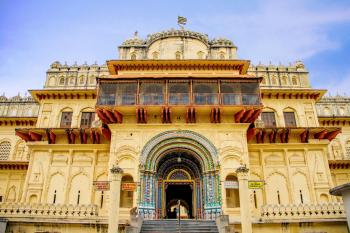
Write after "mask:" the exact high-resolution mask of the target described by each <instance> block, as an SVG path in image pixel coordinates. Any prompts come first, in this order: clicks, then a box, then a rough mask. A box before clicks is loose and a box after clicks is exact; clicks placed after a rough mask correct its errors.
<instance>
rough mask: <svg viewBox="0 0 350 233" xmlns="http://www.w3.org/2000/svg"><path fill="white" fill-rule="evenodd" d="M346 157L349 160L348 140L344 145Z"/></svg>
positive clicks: (349, 147) (349, 143)
mask: <svg viewBox="0 0 350 233" xmlns="http://www.w3.org/2000/svg"><path fill="white" fill-rule="evenodd" d="M345 151H346V156H347V157H348V158H350V140H349V141H347V142H346V143H345Z"/></svg>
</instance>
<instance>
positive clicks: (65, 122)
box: [60, 112, 73, 128]
mask: <svg viewBox="0 0 350 233" xmlns="http://www.w3.org/2000/svg"><path fill="white" fill-rule="evenodd" d="M72 116H73V113H72V112H62V117H61V125H60V127H61V128H69V127H70V126H71V124H72Z"/></svg>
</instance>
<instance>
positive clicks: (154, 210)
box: [138, 131, 221, 219]
mask: <svg viewBox="0 0 350 233" xmlns="http://www.w3.org/2000/svg"><path fill="white" fill-rule="evenodd" d="M220 190H221V189H220V178H219V165H218V162H217V154H216V149H215V147H214V146H213V145H212V144H211V143H210V141H208V140H207V139H206V138H204V137H203V136H201V135H199V134H197V133H194V132H191V131H168V132H165V133H162V134H159V135H157V136H156V137H154V138H153V139H151V140H150V141H149V142H148V143H147V144H146V146H145V147H144V149H143V150H142V154H141V160H140V184H139V186H138V194H139V196H138V208H139V212H140V214H141V215H142V216H143V217H144V218H149V219H154V218H157V219H160V218H173V217H174V216H175V214H174V208H175V205H174V203H177V201H178V200H180V201H181V208H180V210H181V211H180V213H181V217H182V218H199V219H201V218H206V219H211V218H214V217H216V216H218V215H219V214H220V213H221V192H220ZM176 208H177V207H176Z"/></svg>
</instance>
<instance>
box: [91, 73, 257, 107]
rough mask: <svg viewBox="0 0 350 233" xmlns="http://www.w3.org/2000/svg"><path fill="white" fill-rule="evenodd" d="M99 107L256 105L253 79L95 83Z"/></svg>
mask: <svg viewBox="0 0 350 233" xmlns="http://www.w3.org/2000/svg"><path fill="white" fill-rule="evenodd" d="M98 93H99V94H98V100H97V105H100V106H134V105H138V106H140V105H141V106H142V105H146V106H157V105H173V106H178V105H186V106H189V105H190V106H213V105H214V106H223V105H227V106H252V105H253V106H259V105H261V102H260V89H259V82H258V80H257V79H249V80H247V79H235V80H234V81H233V80H213V79H210V80H178V79H175V80H170V79H169V80H156V81H153V80H147V79H142V80H137V81H125V80H115V81H110V80H108V82H106V81H103V80H101V81H100V83H99V92H98Z"/></svg>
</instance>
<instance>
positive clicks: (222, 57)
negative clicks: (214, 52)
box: [219, 52, 225, 60]
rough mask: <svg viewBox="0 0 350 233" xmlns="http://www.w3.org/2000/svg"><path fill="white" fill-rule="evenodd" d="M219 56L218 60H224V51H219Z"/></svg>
mask: <svg viewBox="0 0 350 233" xmlns="http://www.w3.org/2000/svg"><path fill="white" fill-rule="evenodd" d="M219 58H220V60H225V53H224V52H220V54H219Z"/></svg>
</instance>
